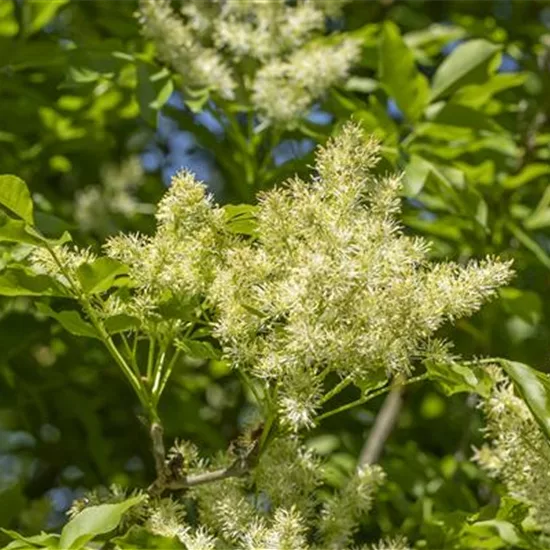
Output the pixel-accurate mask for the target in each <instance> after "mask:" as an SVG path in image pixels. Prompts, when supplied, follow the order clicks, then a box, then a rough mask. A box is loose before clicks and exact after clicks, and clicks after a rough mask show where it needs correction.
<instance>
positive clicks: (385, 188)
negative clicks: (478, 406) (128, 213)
mask: <svg viewBox="0 0 550 550" xmlns="http://www.w3.org/2000/svg"><path fill="white" fill-rule="evenodd" d="M378 157H379V146H378V144H377V143H376V142H375V141H373V140H372V139H367V137H366V136H365V135H364V134H363V132H362V130H361V129H360V128H359V127H358V126H356V125H352V124H350V125H347V126H346V127H345V128H344V129H343V130H342V131H341V132H340V133H339V135H338V136H337V137H336V138H335V139H332V140H331V141H329V143H328V145H327V146H326V147H324V148H321V149H319V151H318V152H317V157H316V175H315V177H314V178H313V180H312V181H311V182H310V183H306V182H303V181H300V180H298V179H295V180H292V181H290V182H288V183H287V184H286V185H284V186H282V187H279V188H277V189H274V190H271V191H269V192H267V193H265V194H264V195H263V196H261V197H260V199H259V204H258V206H257V210H256V225H257V227H256V229H255V232H254V233H255V235H256V237H255V238H252V237H249V236H242V235H239V234H237V233H235V232H233V231H232V230H231V227H230V224H229V223H228V220H229V219H230V218H229V217H228V213H227V211H226V210H225V209H224V208H221V207H218V206H216V205H215V204H213V201H212V199H211V197H209V196H208V195H207V194H206V191H205V188H204V186H203V185H202V184H201V183H199V182H197V181H196V180H195V179H194V177H193V176H192V175H191V174H190V173H188V172H181V173H180V174H178V175H177V176H176V177H175V178H174V180H173V182H172V186H171V188H170V189H169V191H168V192H167V193H166V195H165V197H164V198H163V199H162V201H161V203H160V205H159V207H158V211H157V215H156V218H157V230H156V233H155V234H154V235H153V236H151V237H146V236H141V235H126V236H119V237H114V238H112V239H110V240H109V241H108V243H107V245H106V251H107V254H108V255H109V256H110V257H112V258H114V259H116V260H118V261H120V262H122V263H123V264H126V266H127V271H128V275H129V278H130V281H131V284H130V285H129V286H127V287H126V288H123V289H121V291H120V292H114V293H113V292H110V293H109V294H108V295H107V296H105V300H103V301H100V300H98V299H97V297H96V298H94V304H96V303H100V304H101V305H100V306H98V308H99V311H98V314H99V315H116V314H121V313H124V314H129V315H131V316H133V317H135V318H137V320H139V321H140V322H141V323H140V330H141V331H143V332H145V333H146V334H148V335H151V336H153V337H155V338H157V339H159V340H160V341H161V342H162V343H163V346H162V347H163V348H164V349H166V347H167V346H170V345H173V344H174V343H175V342H174V340H175V339H177V338H178V336H179V335H180V334H181V332H182V331H183V330H184V329H187V328H188V327H191V328H192V327H193V326H194V323H195V322H196V321H197V319H198V317H197V316H199V317H200V320H201V322H203V323H204V322H208V323H210V326H209V327H208V328H207V330H208V331H209V335H210V336H212V335H213V336H215V337H217V338H218V340H219V343H220V346H221V348H222V352H223V353H224V355H225V357H226V358H227V359H228V360H229V361H230V362H231V364H232V366H233V367H234V368H237V369H241V371H242V372H243V373H248V374H249V375H250V376H252V377H254V378H255V379H256V380H258V381H260V383H261V384H262V385H263V387H264V388H265V389H267V390H268V391H269V393H270V395H271V396H272V399H273V404H274V405H275V408H276V409H278V411H279V414H280V417H281V421H282V423H283V424H285V425H287V426H290V427H292V428H293V429H295V430H298V429H300V428H303V427H307V426H311V425H312V424H313V422H314V420H315V416H316V411H317V410H318V409H319V407H320V405H321V404H322V403H323V398H324V396H325V395H326V392H327V388H326V386H327V384H326V378H327V375H329V374H331V375H332V376H333V377H337V378H339V379H341V380H342V381H343V382H345V383H346V384H350V383H354V384H356V385H357V386H359V387H363V388H365V387H372V386H373V385H376V384H378V383H380V382H381V381H385V380H386V379H387V377H388V376H389V377H392V376H395V375H397V374H402V375H405V376H406V375H407V374H409V373H410V372H411V371H412V369H413V363H414V362H415V361H418V360H422V359H424V358H426V357H432V356H433V354H434V353H435V354H437V353H440V351H438V349H439V348H440V347H438V346H437V345H434V338H433V335H434V332H435V331H436V330H437V329H439V328H440V327H441V325H442V324H443V323H445V322H446V321H452V320H454V319H456V318H458V317H461V316H465V315H469V314H471V313H473V312H474V311H476V310H477V309H479V308H480V307H481V305H482V303H483V302H484V301H485V300H487V299H488V298H489V297H490V296H492V295H493V294H494V292H495V289H496V288H498V287H499V286H501V285H503V284H504V283H505V282H506V281H507V280H508V279H509V277H510V275H511V270H510V265H509V264H508V263H505V262H500V261H498V260H494V259H485V260H483V261H481V262H472V263H470V264H468V265H465V266H461V265H458V264H455V263H438V264H432V263H430V262H429V261H428V256H427V248H428V247H427V244H426V242H425V241H423V240H422V239H418V238H411V237H408V236H406V235H404V234H403V232H402V231H401V229H400V227H399V225H398V223H397V221H396V214H398V212H399V206H400V200H399V189H400V182H399V178H398V177H394V176H388V177H380V176H378V175H377V174H376V172H375V167H376V163H377V161H378ZM58 257H59V258H60V260H59V261H60V262H61V263H62V264H63V267H64V269H65V271H66V272H67V273H69V274H70V273H73V272H74V271H75V269H76V268H77V267H78V265H80V264H81V263H82V262H85V261H88V260H89V259H90V258H89V253H87V252H86V251H80V252H78V251H76V252H75V251H70V250H69V249H68V248H61V249H60V250H59V254H58ZM91 259H93V258H91ZM35 261H36V262H37V264H38V267H39V268H40V269H41V270H45V271H47V272H49V273H52V274H54V275H56V274H57V275H58V276H59V266H58V265H56V264H55V263H54V262H53V260H52V259H51V258H50V257H48V255H47V254H40V253H39V255H37V256H35ZM61 276H62V275H61ZM197 312H198V313H197ZM203 312H205V313H204V315H203Z"/></svg>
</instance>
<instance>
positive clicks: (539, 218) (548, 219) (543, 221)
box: [523, 208, 550, 229]
mask: <svg viewBox="0 0 550 550" xmlns="http://www.w3.org/2000/svg"><path fill="white" fill-rule="evenodd" d="M523 225H525V227H526V229H542V228H544V227H548V226H550V208H545V209H544V210H538V211H535V212H533V214H532V215H531V216H529V217H528V218H527V219H526V220H525V222H524V224H523Z"/></svg>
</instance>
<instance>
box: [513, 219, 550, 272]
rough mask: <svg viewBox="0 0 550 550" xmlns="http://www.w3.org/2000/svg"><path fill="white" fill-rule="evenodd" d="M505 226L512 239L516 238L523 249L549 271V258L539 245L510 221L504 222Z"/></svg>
mask: <svg viewBox="0 0 550 550" xmlns="http://www.w3.org/2000/svg"><path fill="white" fill-rule="evenodd" d="M506 225H507V227H508V229H509V230H510V231H511V233H512V234H513V235H514V237H516V239H517V240H518V241H519V242H520V243H521V244H522V245H523V246H525V248H527V249H528V250H530V251H531V252H532V253H533V254H534V255H535V256H536V258H537V259H538V260H539V262H540V263H541V264H542V265H544V266H545V267H547V268H548V269H550V256H548V254H547V253H546V251H545V250H544V249H543V248H542V247H541V246H540V244H539V243H537V242H536V241H535V240H533V239H532V238H531V237H530V236H529V235H528V234H527V233H526V232H525V231H523V229H521V228H520V227H518V226H517V225H516V224H515V223H513V222H512V221H510V220H508V222H506Z"/></svg>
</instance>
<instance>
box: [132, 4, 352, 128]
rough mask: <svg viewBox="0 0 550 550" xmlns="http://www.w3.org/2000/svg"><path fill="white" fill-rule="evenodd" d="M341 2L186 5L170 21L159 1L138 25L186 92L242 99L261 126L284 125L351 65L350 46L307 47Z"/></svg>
mask: <svg viewBox="0 0 550 550" xmlns="http://www.w3.org/2000/svg"><path fill="white" fill-rule="evenodd" d="M346 1H347V0H332V1H319V0H298V1H297V2H296V3H294V5H291V4H290V3H288V2H286V1H285V0H271V1H269V2H258V1H255V0H226V1H223V2H221V1H216V0H194V1H190V2H185V3H184V4H183V5H182V7H181V10H180V14H177V13H175V12H174V11H173V10H172V8H171V7H170V4H169V2H168V1H167V0H141V3H140V6H141V8H140V9H141V23H142V26H143V32H144V34H145V36H147V37H148V38H150V39H152V40H153V42H154V43H155V44H156V46H157V51H158V55H159V57H160V58H161V59H162V60H163V61H164V62H165V63H167V64H168V65H170V66H171V67H172V68H173V69H174V70H175V71H176V72H177V73H179V74H181V75H182V77H183V79H184V85H185V86H186V87H189V88H199V89H200V88H208V89H209V90H210V91H212V92H214V93H215V94H217V95H218V96H219V97H221V98H222V99H226V100H233V99H235V98H237V97H238V98H242V97H248V98H250V101H251V102H252V105H253V107H254V109H255V110H257V111H258V112H259V113H260V114H262V115H263V116H264V117H265V118H267V119H268V120H270V121H273V122H277V123H280V124H284V125H291V124H292V123H293V122H295V121H296V120H297V119H299V118H300V117H302V116H304V115H305V114H307V112H308V110H309V109H310V108H311V106H312V104H313V103H314V102H315V101H316V100H318V99H319V98H320V97H322V96H323V94H324V93H325V92H326V91H327V90H328V89H329V88H330V87H332V86H334V85H335V84H337V83H339V82H341V81H342V80H343V79H345V77H346V76H347V75H348V72H349V70H350V68H351V66H352V65H353V64H354V63H355V62H356V61H357V59H358V56H359V53H360V47H359V43H358V42H357V41H356V40H352V39H341V40H339V41H331V42H330V43H329V42H327V43H324V42H322V41H319V40H316V41H315V43H314V41H313V39H314V38H315V37H317V36H319V35H322V34H323V33H324V32H325V27H326V20H327V17H330V16H335V15H338V14H339V11H340V8H341V6H342V5H343V4H344V3H345V2H346ZM244 66H246V67H247V71H246V72H245V77H244V78H239V77H238V76H237V75H239V74H242V73H243V67H244Z"/></svg>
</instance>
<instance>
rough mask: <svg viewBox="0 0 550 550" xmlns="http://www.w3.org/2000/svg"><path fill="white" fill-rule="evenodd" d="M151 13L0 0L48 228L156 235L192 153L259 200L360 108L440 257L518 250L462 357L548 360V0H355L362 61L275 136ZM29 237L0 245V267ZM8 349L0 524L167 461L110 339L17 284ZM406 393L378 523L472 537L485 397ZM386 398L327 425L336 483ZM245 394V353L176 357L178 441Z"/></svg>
mask: <svg viewBox="0 0 550 550" xmlns="http://www.w3.org/2000/svg"><path fill="white" fill-rule="evenodd" d="M136 8H137V5H136V4H135V3H134V2H131V1H128V2H113V1H101V0H93V1H88V2H80V1H68V0H65V1H63V0H56V1H55V2H43V1H40V0H13V1H11V0H1V1H0V121H1V123H0V168H1V172H3V173H13V174H16V175H18V176H20V177H21V178H23V179H24V180H26V181H27V182H28V183H29V186H30V188H31V190H32V191H33V198H34V199H35V202H36V203H37V204H38V206H39V207H40V210H41V214H40V218H39V220H38V221H39V224H40V226H41V228H42V229H43V230H44V231H45V232H52V233H53V232H56V231H58V230H59V229H60V227H59V224H60V222H59V220H58V218H60V219H62V220H64V222H63V223H64V224H66V227H67V228H71V229H72V230H73V232H74V231H76V232H77V233H76V234H78V238H79V241H80V242H81V243H84V244H86V243H87V244H89V245H91V246H95V247H97V246H99V243H100V242H101V241H102V240H103V238H105V237H106V236H107V235H109V234H113V233H115V232H117V231H120V230H122V231H143V232H148V231H149V230H150V229H151V227H152V226H153V218H152V216H151V214H152V212H153V211H154V204H156V202H157V201H158V199H159V197H160V196H161V195H162V192H163V190H164V188H165V186H166V185H167V184H168V182H169V179H170V176H171V175H173V174H174V173H175V172H176V171H177V170H178V169H180V168H182V167H186V168H188V169H190V170H192V171H194V172H195V173H196V174H197V175H198V177H199V178H200V179H202V180H204V181H205V182H206V184H207V185H208V186H209V188H210V189H211V191H212V193H213V194H214V195H215V196H216V198H217V199H218V200H219V201H220V202H225V203H226V202H235V203H237V202H243V201H244V202H253V201H254V197H255V194H256V193H257V192H258V191H259V190H261V189H266V188H268V187H270V186H272V185H275V184H277V183H280V182H281V181H282V180H284V179H285V178H286V177H288V176H290V175H292V174H294V173H306V172H307V171H308V166H309V165H310V164H311V161H312V150H313V148H314V147H315V145H316V144H317V143H322V142H324V141H325V140H326V138H327V137H328V136H329V135H331V134H332V133H333V132H334V130H335V128H337V127H338V126H339V125H341V124H342V123H343V122H344V121H346V120H348V119H349V118H354V119H355V120H358V121H360V122H361V123H362V124H363V125H364V126H365V127H366V128H368V129H369V130H371V131H372V132H373V133H375V134H376V135H378V137H379V138H380V140H381V141H382V143H383V155H384V162H383V163H382V165H381V166H380V170H381V171H389V170H395V169H398V170H401V171H403V173H404V216H403V223H404V225H405V226H406V227H407V229H408V231H410V232H411V233H414V234H422V235H425V236H427V237H429V238H430V240H431V241H432V243H433V250H432V252H433V256H434V258H443V257H444V258H452V259H455V260H459V261H464V260H466V259H468V258H471V257H479V256H482V255H486V254H499V255H502V256H504V257H510V258H513V259H514V262H515V268H516V270H517V276H516V278H515V280H514V282H513V287H511V288H507V289H505V290H503V291H502V292H501V294H500V297H499V299H498V300H496V301H494V302H493V303H492V304H490V305H489V306H487V307H485V308H484V309H483V310H482V312H481V313H480V314H478V315H477V316H475V317H474V318H472V319H468V320H463V321H460V322H459V323H458V325H457V326H456V327H454V328H452V329H450V330H448V331H447V333H446V334H445V336H446V337H448V338H449V339H451V340H452V341H454V342H455V343H456V349H457V351H458V352H460V353H461V354H463V355H465V356H466V357H472V356H482V355H490V356H504V357H508V358H510V359H515V360H518V361H523V362H525V363H528V364H531V365H532V366H534V367H536V368H538V369H540V370H545V371H547V370H550V363H549V359H550V354H549V353H548V341H549V332H550V316H549V315H550V301H549V300H548V299H547V295H548V290H549V286H550V188H549V186H548V183H549V180H550V164H549V162H548V160H549V157H550V147H549V145H550V121H549V115H550V2H547V1H538V0H531V1H521V0H485V1H483V2H471V1H469V0H455V1H445V2H439V1H431V2H428V1H422V0H414V1H413V0H410V1H392V0H380V1H375V0H372V1H366V0H356V1H355V2H351V3H350V4H348V5H347V6H346V7H345V10H344V15H343V17H342V18H341V19H338V20H335V21H333V22H332V23H333V27H334V29H337V30H338V31H339V32H342V33H344V34H349V35H351V36H353V37H355V38H359V39H360V40H361V43H362V56H361V62H360V63H359V65H358V66H357V67H356V68H355V70H354V72H353V74H352V76H351V77H350V78H349V79H348V80H347V81H346V82H345V83H344V84H343V85H342V86H340V87H338V88H334V89H332V90H331V91H330V92H329V93H328V94H327V95H326V96H325V97H324V98H323V99H322V101H320V102H318V103H317V104H316V105H315V106H314V108H313V109H312V111H311V113H310V114H309V115H308V117H307V118H306V119H304V120H302V121H300V123H299V124H297V125H295V127H293V128H292V129H286V130H283V129H281V128H277V127H275V126H273V127H269V128H267V129H266V130H265V131H264V132H263V133H262V135H261V136H255V135H251V134H250V126H251V121H252V125H254V124H253V123H254V122H255V119H254V113H253V112H252V111H251V108H250V106H249V105H246V104H244V105H242V106H240V107H239V109H238V110H236V112H231V113H230V119H229V118H228V119H227V120H225V119H224V120H225V123H224V122H223V121H222V122H221V123H220V120H219V119H218V118H216V116H215V115H216V113H217V112H219V109H220V105H216V103H215V99H214V98H212V97H209V94H208V91H207V90H203V91H198V92H197V91H196V90H195V91H194V92H193V93H190V92H189V91H186V90H185V82H183V81H182V78H181V76H179V75H176V74H173V73H172V72H171V71H170V70H169V68H167V67H165V66H163V65H162V64H161V63H160V62H159V61H158V60H157V58H156V56H155V49H154V47H153V45H152V44H150V43H148V42H147V41H146V40H144V39H143V37H142V36H141V34H140V30H139V24H138V22H137V20H136V18H135V16H134V12H135V11H136ZM322 40H326V41H330V40H331V37H330V35H329V36H328V37H326V38H323V39H322ZM51 215H55V218H54V217H53V216H51ZM73 234H74V233H73ZM26 253H27V251H26V250H25V249H24V248H23V247H21V246H18V247H4V248H1V249H0V270H1V269H3V267H4V266H5V265H7V264H8V263H9V262H10V261H11V260H12V259H17V257H18V255H25V254H26ZM0 350H1V352H0V392H1V400H0V526H3V527H10V528H15V529H18V530H19V531H21V532H23V533H35V532H37V531H39V530H40V529H43V528H47V529H52V528H57V527H58V526H59V525H61V524H62V523H63V522H64V518H65V516H64V513H65V511H66V510H67V508H68V506H69V505H70V503H71V501H72V500H73V499H74V498H75V497H77V496H79V495H81V494H82V493H83V492H84V491H85V490H86V489H89V488H92V487H96V486H98V485H104V486H107V485H110V484H111V483H118V484H121V485H123V486H135V485H138V486H140V485H141V486H143V485H145V484H146V483H147V481H148V480H150V479H151V478H152V475H153V474H152V464H151V458H150V452H149V443H148V438H147V436H146V434H145V427H144V426H143V425H142V424H141V423H140V420H139V417H138V415H136V412H137V408H136V403H135V400H134V398H133V396H132V395H131V393H130V391H129V389H128V388H127V387H126V385H125V384H124V381H123V380H122V378H121V377H120V375H119V373H118V371H117V370H116V369H115V368H113V367H112V365H111V364H110V362H109V359H108V357H107V355H106V353H105V352H104V351H103V350H102V349H101V348H100V346H99V345H97V346H96V345H94V344H91V343H90V342H89V341H87V340H80V339H78V338H77V337H72V336H70V335H68V334H66V333H62V332H61V329H59V327H57V326H55V325H54V324H52V323H51V322H50V321H48V320H46V319H44V318H43V317H41V316H40V315H38V314H37V313H36V312H35V311H34V310H33V309H32V308H31V307H30V306H29V303H28V302H27V301H26V300H25V299H21V298H18V299H7V298H2V300H1V301H0ZM344 398H345V397H343V398H342V400H344ZM405 399H406V400H405V406H404V408H403V410H402V412H401V415H400V418H399V422H398V425H397V427H396V429H395V430H394V432H393V433H392V435H391V437H390V439H389V441H388V443H387V446H386V448H385V451H384V455H383V457H382V459H381V464H382V466H383V467H384V469H385V470H386V471H387V473H388V480H389V481H388V483H387V484H386V485H385V486H384V488H383V489H382V490H381V493H380V494H379V496H378V499H377V503H376V506H375V510H374V513H373V514H372V516H371V518H370V519H369V523H368V524H366V525H365V532H367V531H368V532H369V533H370V534H371V535H373V536H376V535H377V534H381V533H382V534H383V533H386V532H393V531H396V530H400V531H401V532H403V533H405V534H407V536H408V537H409V539H410V540H411V541H413V542H416V544H417V546H418V547H419V548H421V547H428V548H443V547H445V548H446V547H449V548H454V547H455V546H453V544H455V542H454V539H453V537H456V538H457V540H458V533H459V532H460V531H461V530H464V529H468V528H469V527H468V521H470V522H473V521H474V520H475V519H476V518H478V517H479V518H483V517H485V516H484V514H485V515H486V516H487V517H494V509H495V507H496V506H497V502H498V500H497V498H496V495H497V494H498V486H497V485H495V482H494V481H490V480H489V479H488V478H487V477H486V476H485V475H484V474H483V473H482V472H481V471H480V470H479V468H478V467H477V466H474V465H473V464H472V463H471V462H469V461H468V460H467V459H468V458H469V457H470V456H471V452H472V446H475V445H479V444H480V442H481V434H480V429H481V427H482V420H481V417H480V415H479V413H478V411H477V410H476V400H475V398H474V397H473V396H468V395H467V394H465V393H460V394H456V395H453V396H450V397H448V396H445V395H444V394H443V393H442V391H441V390H440V389H439V388H438V387H435V386H425V387H423V388H417V389H414V390H409V391H408V393H407V395H406V396H405ZM380 403H381V402H374V404H372V405H369V407H362V408H358V409H356V410H353V411H351V412H349V413H345V414H341V415H337V416H334V417H332V418H330V419H329V420H327V421H326V422H324V423H323V424H322V426H321V427H320V428H318V429H317V430H316V431H315V432H313V433H311V441H310V443H311V445H312V446H313V447H314V448H315V449H317V451H318V452H319V453H320V454H322V455H323V456H324V457H326V459H327V479H328V480H329V481H330V483H333V484H335V485H338V484H339V483H341V482H342V479H343V478H344V475H343V474H344V473H345V472H349V471H352V470H353V469H354V467H355V464H356V460H357V456H358V455H359V453H360V450H361V447H362V445H363V443H364V440H365V437H366V435H368V432H369V427H370V426H371V425H372V422H373V420H374V418H375V415H376V412H377V410H378V408H379V406H380ZM247 407H248V405H247V397H246V395H244V394H243V391H242V388H241V387H240V385H239V383H238V380H236V379H235V378H234V377H233V376H232V374H231V371H230V368H229V366H228V365H227V364H225V363H224V362H222V361H217V360H211V361H207V362H195V363H190V365H189V369H188V370H186V373H185V376H182V375H178V373H176V374H175V376H174V383H173V384H172V386H171V387H170V388H169V391H168V392H167V395H166V397H165V398H164V400H163V402H162V411H161V412H162V416H163V418H164V420H165V427H166V430H167V437H169V438H175V437H180V438H188V439H192V440H193V441H195V442H196V443H197V444H198V445H200V446H201V447H202V448H203V449H205V451H206V452H211V453H213V452H215V451H216V450H219V449H222V448H226V447H227V445H228V442H229V441H231V440H232V439H233V438H235V437H236V436H237V434H238V433H239V427H240V426H241V425H242V423H243V421H244V420H245V418H246V416H247V413H248V408H247ZM491 509H492V510H493V512H488V511H487V510H491ZM501 509H502V507H501ZM480 510H481V512H480ZM491 514H492V515H491ZM465 525H466V527H465ZM455 526H456V528H455ZM472 529H473V530H474V531H475V529H474V528H472ZM468 536H470V535H468ZM468 536H465V535H464V533H463V532H462V535H461V537H460V540H461V542H460V544H461V546H460V548H479V547H480V546H479V544H480V542H479V541H480V540H483V541H484V543H483V544H485V545H484V546H483V547H484V548H505V547H510V546H508V545H507V543H506V541H505V540H503V539H501V538H500V537H499V536H496V535H494V533H493V532H492V531H491V532H490V533H489V534H487V533H485V534H483V533H482V534H479V533H477V534H476V533H472V534H471V540H472V541H474V542H472V543H471V544H472V545H471V546H468V542H467V541H468V540H469V539H468ZM476 537H477V538H476ZM480 537H481V538H480ZM465 541H466V542H465ZM476 541H477V542H476ZM445 545H447V546H445ZM464 545H466V546H464ZM456 547H458V546H456Z"/></svg>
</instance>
